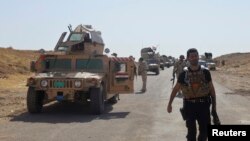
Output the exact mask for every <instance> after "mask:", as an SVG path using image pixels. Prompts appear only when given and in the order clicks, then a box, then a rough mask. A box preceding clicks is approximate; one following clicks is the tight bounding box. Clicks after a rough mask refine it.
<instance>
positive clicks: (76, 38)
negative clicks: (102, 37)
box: [69, 33, 83, 41]
mask: <svg viewBox="0 0 250 141" xmlns="http://www.w3.org/2000/svg"><path fill="white" fill-rule="evenodd" d="M82 36H83V34H82V33H73V34H71V36H70V38H69V40H70V41H81V39H82Z"/></svg>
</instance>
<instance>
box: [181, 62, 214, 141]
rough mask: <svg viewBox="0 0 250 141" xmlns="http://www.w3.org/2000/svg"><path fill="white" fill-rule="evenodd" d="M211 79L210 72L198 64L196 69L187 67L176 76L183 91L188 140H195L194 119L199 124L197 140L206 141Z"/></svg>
mask: <svg viewBox="0 0 250 141" xmlns="http://www.w3.org/2000/svg"><path fill="white" fill-rule="evenodd" d="M210 81H212V79H211V74H210V72H209V71H208V70H207V69H205V68H201V66H199V69H198V70H196V71H193V70H191V69H190V68H188V69H187V70H185V71H184V72H182V73H181V74H180V76H179V78H178V83H180V85H181V90H182V92H183V96H184V99H183V102H184V106H183V108H184V111H185V115H186V127H187V128H188V133H187V139H188V141H196V132H197V129H196V120H197V121H198V124H199V133H200V134H199V136H198V141H206V139H207V125H210V124H211V119H210V110H209V108H210V104H211V102H210V97H209V94H210V89H209V82H210Z"/></svg>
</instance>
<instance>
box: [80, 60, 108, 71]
mask: <svg viewBox="0 0 250 141" xmlns="http://www.w3.org/2000/svg"><path fill="white" fill-rule="evenodd" d="M76 69H77V70H102V69H103V62H102V60H99V59H77V60H76Z"/></svg>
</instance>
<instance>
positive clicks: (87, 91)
mask: <svg viewBox="0 0 250 141" xmlns="http://www.w3.org/2000/svg"><path fill="white" fill-rule="evenodd" d="M69 29H70V34H69V37H68V38H67V40H66V41H63V40H64V37H65V36H66V32H64V33H63V34H62V35H61V38H60V39H59V41H58V43H57V45H56V47H55V50H54V51H53V52H49V53H45V54H41V55H40V57H39V59H38V60H37V61H32V62H31V70H32V71H34V72H35V75H34V76H32V77H30V78H28V80H27V86H28V87H29V88H28V93H27V108H28V111H29V112H30V113H39V112H41V111H42V108H43V105H44V104H46V103H48V102H51V101H55V100H57V101H73V102H76V101H81V102H86V103H90V108H91V111H92V113H93V114H101V113H103V111H104V106H105V104H104V102H105V101H110V102H116V97H117V95H118V94H127V93H133V92H134V87H133V86H134V84H133V81H134V67H135V66H134V60H133V59H130V58H128V57H108V56H107V55H104V54H103V50H104V43H103V40H102V37H101V32H100V31H96V30H94V29H92V27H91V26H85V25H79V26H77V27H76V28H75V30H72V29H71V27H69Z"/></svg>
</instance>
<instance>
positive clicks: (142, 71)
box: [138, 61, 147, 92]
mask: <svg viewBox="0 0 250 141" xmlns="http://www.w3.org/2000/svg"><path fill="white" fill-rule="evenodd" d="M138 75H141V77H142V89H141V91H142V92H145V91H146V90H147V88H146V85H147V63H146V62H145V61H139V66H138Z"/></svg>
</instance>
